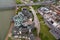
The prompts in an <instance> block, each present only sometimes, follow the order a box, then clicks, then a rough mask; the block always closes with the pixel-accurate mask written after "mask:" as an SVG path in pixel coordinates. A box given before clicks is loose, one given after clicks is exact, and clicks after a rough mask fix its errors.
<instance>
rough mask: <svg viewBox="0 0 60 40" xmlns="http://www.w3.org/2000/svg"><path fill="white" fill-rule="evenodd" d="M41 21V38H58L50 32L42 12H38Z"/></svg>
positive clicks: (48, 39)
mask: <svg viewBox="0 0 60 40" xmlns="http://www.w3.org/2000/svg"><path fill="white" fill-rule="evenodd" d="M36 15H37V17H38V19H39V21H40V34H39V36H40V38H41V40H56V39H55V38H54V37H53V35H52V34H51V33H50V32H49V28H48V26H47V25H46V24H45V22H44V19H43V17H42V16H41V15H40V14H36Z"/></svg>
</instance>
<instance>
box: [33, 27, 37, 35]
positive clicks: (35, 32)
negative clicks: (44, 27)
mask: <svg viewBox="0 0 60 40" xmlns="http://www.w3.org/2000/svg"><path fill="white" fill-rule="evenodd" d="M32 33H33V34H34V36H37V29H36V28H34V29H33V30H32Z"/></svg>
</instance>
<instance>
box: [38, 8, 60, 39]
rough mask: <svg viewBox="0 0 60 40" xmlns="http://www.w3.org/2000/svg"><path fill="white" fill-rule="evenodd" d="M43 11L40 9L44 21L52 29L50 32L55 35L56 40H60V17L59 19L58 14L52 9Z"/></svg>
mask: <svg viewBox="0 0 60 40" xmlns="http://www.w3.org/2000/svg"><path fill="white" fill-rule="evenodd" d="M41 9H42V7H41ZM41 9H38V12H39V11H40V12H39V13H40V14H41V13H43V15H42V16H43V18H44V21H45V23H46V24H47V25H48V27H49V28H50V31H49V32H50V33H51V34H53V36H54V37H55V38H56V39H60V17H58V15H57V14H58V13H57V12H56V11H53V10H50V9H48V11H47V8H43V9H42V10H41ZM44 10H45V11H44Z"/></svg>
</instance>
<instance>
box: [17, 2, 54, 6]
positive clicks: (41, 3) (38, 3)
mask: <svg viewBox="0 0 60 40" xmlns="http://www.w3.org/2000/svg"><path fill="white" fill-rule="evenodd" d="M22 2H24V1H22ZM24 3H25V4H24ZM24 3H23V4H18V5H17V6H32V5H48V4H53V3H54V2H53V3H52V2H51V1H48V2H36V3H26V2H24Z"/></svg>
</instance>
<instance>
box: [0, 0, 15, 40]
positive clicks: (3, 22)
mask: <svg viewBox="0 0 60 40" xmlns="http://www.w3.org/2000/svg"><path fill="white" fill-rule="evenodd" d="M14 7H15V0H0V40H5V36H6V35H7V32H8V29H9V27H10V20H11V17H12V16H14V14H15V9H14Z"/></svg>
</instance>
